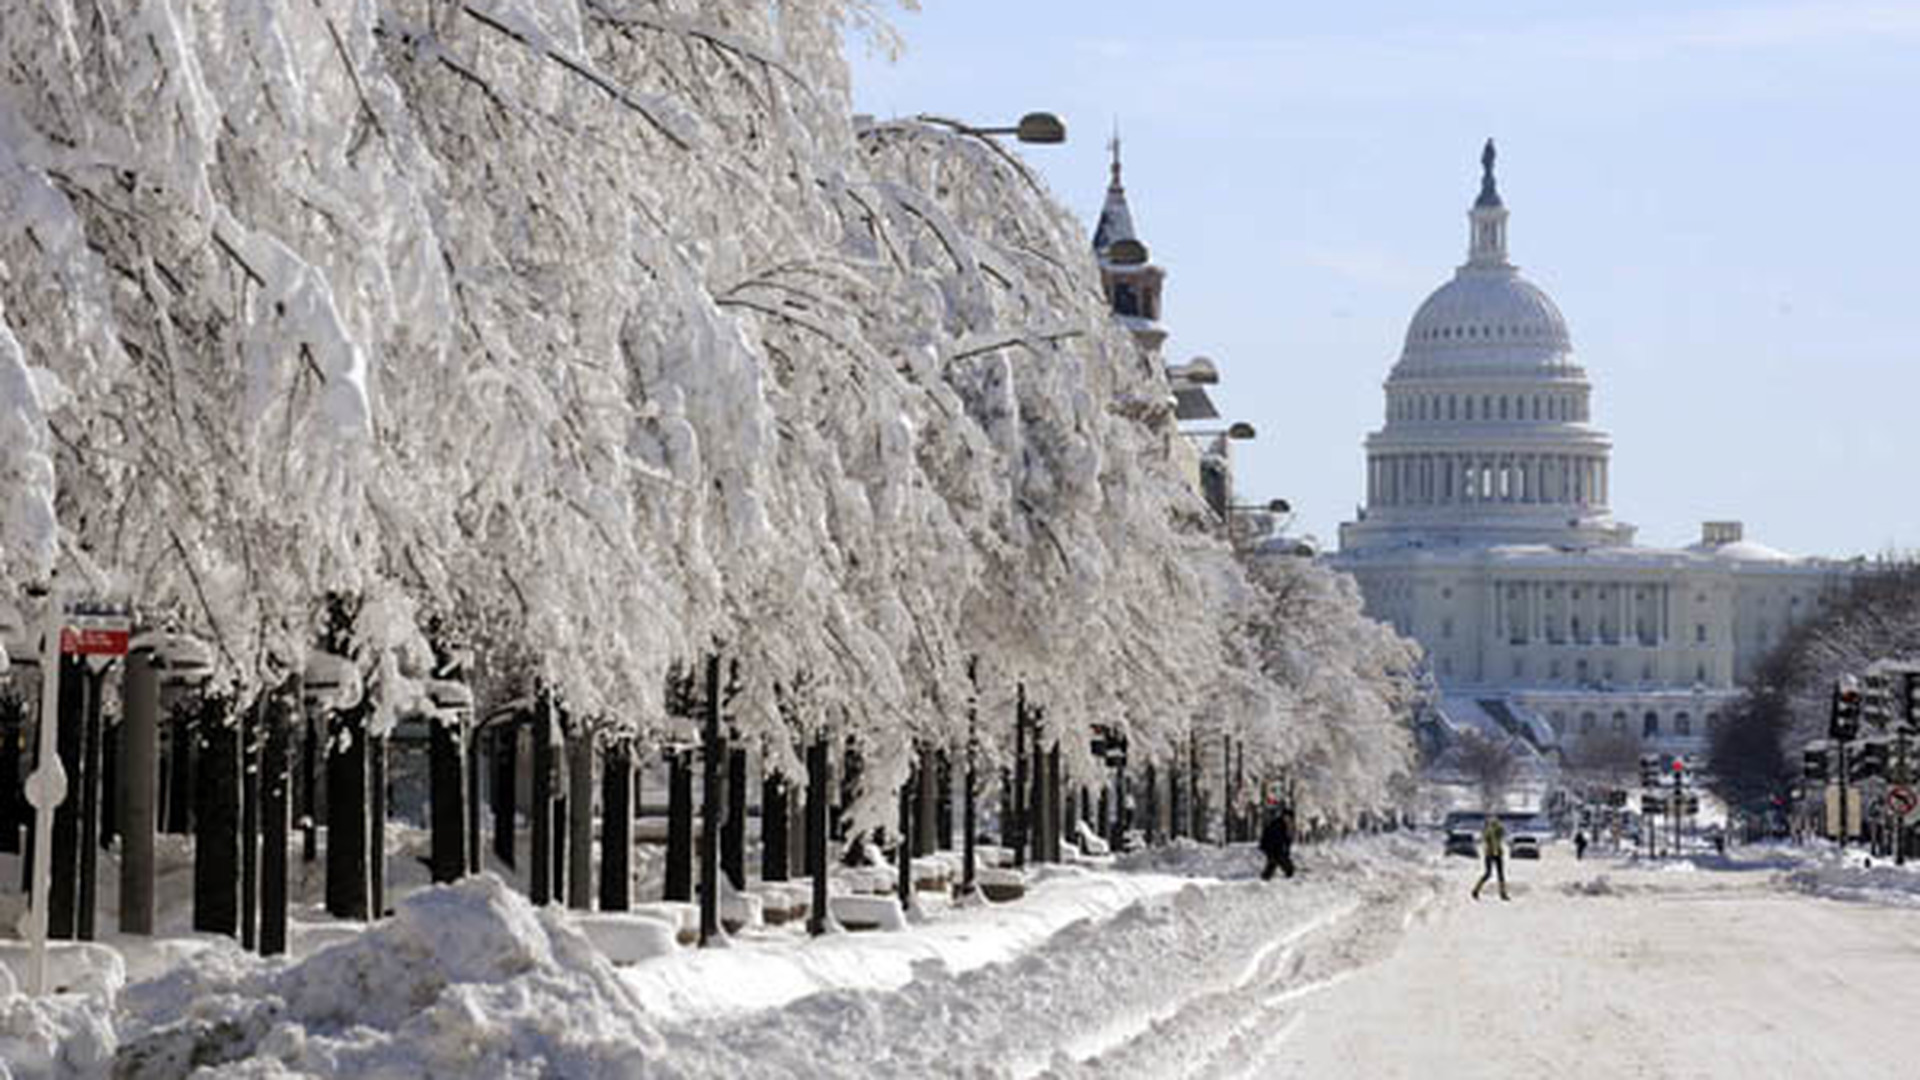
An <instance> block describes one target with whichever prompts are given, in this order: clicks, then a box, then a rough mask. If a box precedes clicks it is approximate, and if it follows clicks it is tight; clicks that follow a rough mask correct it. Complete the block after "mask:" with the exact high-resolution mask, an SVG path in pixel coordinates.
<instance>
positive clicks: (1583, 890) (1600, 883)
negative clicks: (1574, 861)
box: [1560, 874, 1628, 896]
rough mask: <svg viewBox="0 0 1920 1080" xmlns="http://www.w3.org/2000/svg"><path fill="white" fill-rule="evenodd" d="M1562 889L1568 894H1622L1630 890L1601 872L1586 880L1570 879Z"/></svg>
mask: <svg viewBox="0 0 1920 1080" xmlns="http://www.w3.org/2000/svg"><path fill="white" fill-rule="evenodd" d="M1560 891H1561V892H1563V893H1566V894H1567V895H1568V896H1620V895H1622V894H1624V893H1626V892H1627V891H1628V890H1627V889H1625V888H1622V887H1621V886H1619V885H1615V884H1614V883H1613V881H1612V879H1610V878H1608V877H1607V875H1605V874H1601V875H1600V876H1598V877H1593V878H1588V879H1587V880H1585V881H1569V882H1567V883H1566V884H1565V885H1562V886H1560Z"/></svg>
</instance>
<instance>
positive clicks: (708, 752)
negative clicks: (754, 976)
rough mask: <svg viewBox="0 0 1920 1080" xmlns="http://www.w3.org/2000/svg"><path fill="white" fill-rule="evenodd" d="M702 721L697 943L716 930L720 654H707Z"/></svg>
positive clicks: (714, 934) (708, 938) (722, 751)
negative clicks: (698, 933) (698, 934)
mask: <svg viewBox="0 0 1920 1080" xmlns="http://www.w3.org/2000/svg"><path fill="white" fill-rule="evenodd" d="M706 691H707V692H706V695H705V700H704V701H702V702H701V707H702V708H703V709H704V710H705V713H706V717H705V723H704V724H703V725H702V728H701V746H702V751H703V752H702V754H701V763H700V764H701V768H702V773H703V775H702V780H703V784H702V790H701V792H700V944H701V946H702V947H704V946H706V945H707V943H708V942H710V941H712V940H713V939H714V938H716V937H718V936H719V934H720V811H721V802H720V798H721V792H720V785H721V784H722V783H723V782H724V780H723V777H722V772H721V766H722V764H723V760H722V758H723V755H724V754H725V753H726V744H725V743H724V742H723V741H722V740H721V738H720V656H719V654H717V653H715V654H713V655H710V656H708V657H707V678H706Z"/></svg>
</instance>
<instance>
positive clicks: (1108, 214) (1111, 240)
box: [1093, 132, 1140, 251]
mask: <svg viewBox="0 0 1920 1080" xmlns="http://www.w3.org/2000/svg"><path fill="white" fill-rule="evenodd" d="M1107 149H1108V150H1110V151H1112V152H1113V165H1112V177H1111V179H1109V180H1108V181H1107V201H1106V205H1104V206H1102V207H1101V208H1100V223H1099V224H1098V225H1096V226H1094V229H1093V250H1095V251H1105V250H1107V249H1108V248H1110V247H1112V246H1113V245H1114V244H1115V243H1117V242H1118V241H1121V240H1138V239H1140V237H1139V235H1138V234H1136V233H1135V232H1134V230H1133V211H1132V210H1131V209H1129V208H1128V206H1127V189H1126V187H1125V186H1124V185H1122V184H1121V183H1120V134H1119V133H1118V132H1115V133H1114V136H1113V138H1112V140H1110V141H1109V142H1108V143H1107Z"/></svg>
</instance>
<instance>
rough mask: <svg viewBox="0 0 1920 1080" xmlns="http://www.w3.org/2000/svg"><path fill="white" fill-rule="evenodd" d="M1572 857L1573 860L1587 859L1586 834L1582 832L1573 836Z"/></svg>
mask: <svg viewBox="0 0 1920 1080" xmlns="http://www.w3.org/2000/svg"><path fill="white" fill-rule="evenodd" d="M1573 857H1574V858H1575V859H1584V858H1586V857H1587V834H1586V832H1585V831H1584V830H1582V831H1578V832H1575V833H1574V834H1573Z"/></svg>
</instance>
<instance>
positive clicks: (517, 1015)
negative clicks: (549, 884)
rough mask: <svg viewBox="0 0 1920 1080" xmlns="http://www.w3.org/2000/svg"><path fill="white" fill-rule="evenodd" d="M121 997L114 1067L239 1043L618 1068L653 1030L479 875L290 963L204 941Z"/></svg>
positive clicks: (538, 1070)
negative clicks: (188, 961) (217, 949)
mask: <svg viewBox="0 0 1920 1080" xmlns="http://www.w3.org/2000/svg"><path fill="white" fill-rule="evenodd" d="M123 1004H124V1006H125V1018H126V1028H125V1030H124V1031H123V1032H122V1045H121V1047H120V1050H119V1054H118V1057H117V1058H116V1060H115V1072H116V1074H117V1075H127V1076H147V1077H163V1076H178V1075H182V1074H184V1073H185V1072H187V1071H189V1069H190V1067H191V1066H193V1065H207V1066H238V1065H239V1064H240V1063H242V1062H246V1061H247V1060H248V1059H250V1058H255V1059H265V1061H256V1062H255V1063H254V1064H253V1065H252V1066H250V1068H251V1069H252V1070H255V1071H256V1074H257V1071H258V1070H262V1069H270V1068H271V1067H272V1066H270V1065H269V1064H268V1063H272V1065H277V1066H278V1067H279V1068H281V1069H284V1070H288V1071H292V1072H295V1073H301V1074H318V1075H325V1076H363V1075H379V1076H455V1075H458V1076H505V1075H547V1076H551V1075H561V1076H627V1075H638V1074H640V1073H642V1072H644V1071H645V1069H646V1068H647V1064H648V1061H649V1060H650V1059H651V1058H653V1057H657V1056H658V1048H659V1045H660V1043H659V1039H658V1037H657V1036H656V1035H655V1034H654V1033H653V1030H652V1028H651V1026H650V1025H649V1024H648V1022H647V1021H646V1019H645V1017H644V1016H643V1015H642V1011H641V1007H640V1002H639V1000H638V998H637V997H636V996H635V995H634V994H633V993H632V991H630V990H628V989H627V988H626V987H625V986H624V985H623V984H622V983H621V981H620V979H619V977H618V976H617V975H615V974H614V969H613V966H612V964H611V963H610V962H608V960H607V959H606V957H605V956H603V955H602V954H601V953H600V951H599V950H597V949H596V948H594V946H593V945H592V943H591V942H590V941H589V940H588V939H587V937H586V936H585V935H584V934H582V933H581V932H580V931H579V930H577V929H575V928H574V926H573V925H572V922H571V920H570V919H569V918H568V917H567V916H566V915H565V914H563V913H561V912H558V911H541V910H536V909H535V908H534V907H533V906H532V905H530V904H529V903H528V902H527V901H526V899H525V898H524V897H522V896H521V895H519V894H518V893H515V892H513V891H512V890H511V889H509V888H508V887H507V886H506V885H505V884H504V883H503V882H501V881H500V879H498V878H497V877H494V876H492V875H485V876H482V877H478V878H473V879H469V880H467V881H464V882H461V883H459V884H457V885H450V886H446V887H443V888H433V889H427V890H423V891H421V892H418V893H416V894H414V895H413V896H410V897H408V898H407V899H406V900H404V901H402V902H401V904H400V906H399V910H398V911H397V913H396V915H395V917H394V918H393V919H392V920H391V921H390V922H387V923H385V924H382V925H380V926H377V927H375V928H373V929H371V930H369V931H367V932H366V933H365V934H363V935H360V936H359V937H358V938H356V939H354V940H352V941H347V942H342V943H340V944H338V945H334V946H330V947H328V948H325V949H322V950H321V951H319V952H317V953H314V954H313V955H312V956H310V957H308V958H307V959H305V960H303V961H301V962H299V963H297V964H292V965H284V964H282V963H276V962H271V961H260V960H255V959H252V958H250V957H247V956H245V955H244V954H239V953H229V954H220V953H208V954H203V955H202V956H201V957H200V958H198V960H197V961H196V962H195V963H194V964H192V965H189V966H183V967H180V968H177V969H175V970H173V971H171V972H169V973H168V974H167V975H165V976H162V977H161V978H159V979H155V980H153V981H151V982H147V983H143V984H139V985H137V986H134V987H132V988H130V989H129V990H128V991H127V992H126V994H125V995H124V996H123Z"/></svg>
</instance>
